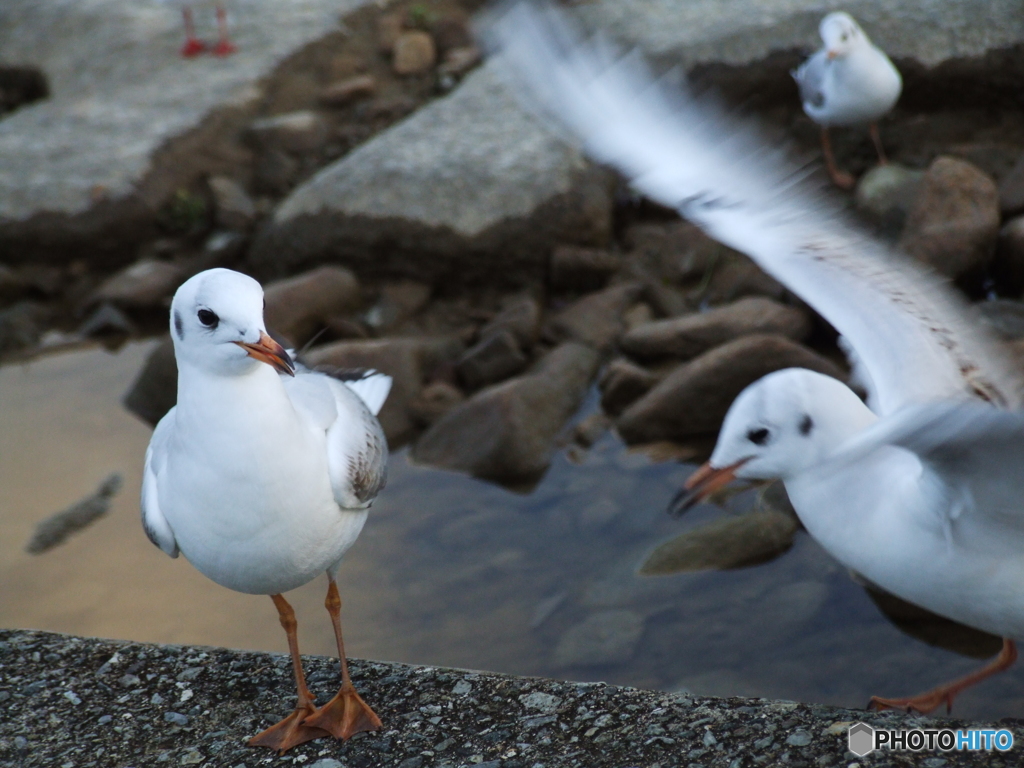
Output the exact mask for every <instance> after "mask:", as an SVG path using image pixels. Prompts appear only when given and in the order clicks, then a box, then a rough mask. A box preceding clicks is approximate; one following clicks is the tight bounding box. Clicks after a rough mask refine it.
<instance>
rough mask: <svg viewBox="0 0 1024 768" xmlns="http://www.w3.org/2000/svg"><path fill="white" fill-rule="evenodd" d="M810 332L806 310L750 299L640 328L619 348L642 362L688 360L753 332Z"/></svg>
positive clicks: (796, 335) (800, 336) (790, 334)
mask: <svg viewBox="0 0 1024 768" xmlns="http://www.w3.org/2000/svg"><path fill="white" fill-rule="evenodd" d="M810 331H811V322H810V318H808V316H807V314H806V313H805V312H804V311H803V310H801V309H798V308H796V307H789V306H785V305H784V304H779V303H778V302H777V301H772V300H771V299H768V298H765V297H763V296H750V297H747V298H744V299H740V300H739V301H737V302H734V303H732V304H726V305H724V306H721V307H715V308H714V309H710V310H708V311H707V312H699V313H695V314H692V315H686V316H684V317H675V318H672V319H669V320H658V321H655V322H653V323H647V324H645V325H641V326H638V327H637V328H634V329H632V330H630V331H629V332H628V333H626V335H625V336H623V337H622V340H621V341H620V346H621V348H622V351H623V352H625V353H626V354H628V355H632V356H633V357H636V358H637V359H639V360H656V359H659V358H665V357H674V358H678V359H680V360H689V359H690V358H693V357H696V356H697V355H699V354H701V353H703V352H706V351H707V350H709V349H711V348H712V347H716V346H718V345H719V344H724V343H725V342H727V341H732V340H733V339H736V338H738V337H740V336H744V335H746V334H750V333H777V334H779V335H782V336H785V337H787V338H790V339H793V340H795V341H802V340H803V339H805V338H806V337H807V335H808V334H809V333H810Z"/></svg>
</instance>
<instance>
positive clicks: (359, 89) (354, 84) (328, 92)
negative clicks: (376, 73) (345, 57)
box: [320, 75, 377, 107]
mask: <svg viewBox="0 0 1024 768" xmlns="http://www.w3.org/2000/svg"><path fill="white" fill-rule="evenodd" d="M376 92H377V81H376V80H375V79H374V77H373V75H354V76H353V77H348V78H346V79H344V80H339V81H338V82H336V83H331V84H330V85H328V86H327V87H326V88H324V89H323V90H322V91H321V92H320V103H321V104H323V105H324V106H325V107H346V106H348V105H349V104H351V103H353V102H355V101H359V100H360V99H367V98H369V97H370V96H373V95H374V94H375V93H376Z"/></svg>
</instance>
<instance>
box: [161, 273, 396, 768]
mask: <svg viewBox="0 0 1024 768" xmlns="http://www.w3.org/2000/svg"><path fill="white" fill-rule="evenodd" d="M171 338H172V339H173V340H174V356H175V359H176V360H177V363H178V403H177V405H176V406H175V407H174V408H172V409H171V410H170V411H168V412H167V415H166V416H164V417H163V418H162V419H161V420H160V423H159V424H157V426H156V430H155V431H154V432H153V438H152V440H151V441H150V444H149V449H148V450H147V451H146V466H145V471H144V474H143V481H142V525H143V528H144V529H145V531H146V535H147V536H148V537H149V539H150V540H151V541H152V542H153V543H154V544H156V545H157V546H158V547H159V548H160V549H162V550H163V551H164V552H166V553H167V554H168V555H170V556H171V557H177V556H178V553H179V552H181V553H183V554H184V555H185V557H186V558H188V560H189V562H190V563H192V565H194V566H195V567H196V568H198V569H199V571H200V572H202V573H203V574H204V575H206V576H208V577H209V578H211V579H213V580H214V581H215V582H217V583H218V584H221V585H223V586H225V587H228V588H229V589H234V590H236V591H238V592H246V593H248V594H263V595H270V597H271V598H272V599H273V601H274V605H275V606H276V607H277V610H278V613H279V616H280V620H281V625H282V626H283V627H284V630H285V633H286V634H287V636H288V647H289V650H290V651H291V656H292V663H293V666H294V671H295V681H296V687H297V689H298V703H297V705H296V708H295V711H294V712H293V713H292V714H291V715H289V716H288V717H286V718H285V719H284V720H282V721H281V722H280V723H277V724H276V725H274V726H271V727H270V728H268V729H267V730H265V731H263V732H262V733H260V734H258V735H257V736H255V737H253V739H252V740H251V741H250V742H249V743H250V745H252V746H266V747H271V748H273V749H277V750H279V751H282V752H283V751H284V750H286V749H289V748H290V747H293V746H295V745H296V744H301V743H302V742H304V741H308V740H310V739H315V738H318V737H321V736H326V735H327V734H328V733H329V734H331V735H333V736H335V737H336V738H343V739H347V738H348V737H349V736H351V735H352V734H353V733H357V732H359V731H364V730H376V729H377V728H379V727H380V720H379V719H378V718H377V715H376V714H374V712H373V710H372V709H370V707H369V706H367V705H366V703H364V702H363V700H362V699H361V698H360V697H359V695H358V694H357V693H356V691H355V688H354V687H353V686H352V682H351V680H350V679H349V674H348V666H347V664H346V661H345V647H344V643H343V642H342V636H341V619H340V610H341V600H340V598H339V596H338V586H337V583H336V581H335V574H336V573H337V570H338V566H339V564H340V562H341V558H342V555H344V554H345V552H346V551H347V550H348V548H349V547H351V546H352V544H353V543H354V542H355V540H356V537H357V536H359V532H360V531H361V530H362V528H363V523H364V522H366V516H367V509H368V507H369V506H370V504H371V503H372V502H373V499H374V497H375V496H376V495H377V493H378V491H380V489H381V488H383V487H384V482H385V478H386V465H387V456H388V449H387V442H386V440H385V438H384V433H383V431H382V430H381V427H380V424H379V423H378V421H377V419H376V417H375V414H376V413H377V412H378V411H379V410H380V408H381V406H382V405H383V404H384V400H385V399H386V398H387V395H388V392H389V391H390V388H391V379H390V377H388V376H383V375H381V374H378V373H375V372H373V371H370V372H365V371H363V372H349V375H348V376H342V378H343V379H345V380H344V381H339V380H337V379H335V378H333V377H331V376H329V375H327V374H324V373H317V372H313V371H307V370H304V369H300V370H298V371H296V369H295V366H294V364H293V363H292V361H291V358H290V357H289V355H288V353H287V351H286V350H285V349H284V348H283V347H282V346H281V345H280V344H278V343H277V342H276V341H274V340H273V339H271V338H270V336H268V335H267V332H266V328H265V327H264V324H263V289H262V288H261V287H260V284H259V283H257V282H256V281H255V280H253V279H252V278H251V277H247V276H246V275H243V274H240V273H238V272H233V271H231V270H228V269H211V270H208V271H206V272H201V273H200V274H198V275H196V276H195V277H193V278H191V279H189V280H188V281H187V282H185V283H184V284H183V285H182V286H181V287H180V288H179V289H178V291H177V293H175V294H174V300H173V302H172V303H171ZM324 572H326V573H327V578H328V581H329V584H328V591H327V601H326V607H327V610H328V612H329V613H330V616H331V620H332V622H333V624H334V632H335V636H336V638H337V643H338V655H339V657H340V659H341V674H342V685H341V689H340V690H339V691H338V694H337V696H335V697H334V698H333V699H332V700H331V701H330V702H329V703H328V704H326V705H325V706H323V707H322V708H320V709H317V708H316V706H315V704H314V701H313V697H312V695H311V694H310V692H309V689H308V688H307V687H306V681H305V677H304V675H303V672H302V662H301V659H300V657H299V648H298V640H297V636H296V622H295V614H294V613H293V611H292V608H291V606H290V605H289V604H288V603H287V601H286V600H285V599H284V597H282V595H281V593H282V592H287V591H288V590H291V589H295V588H296V587H299V586H302V585H303V584H305V583H307V582H308V581H311V580H312V579H313V578H315V577H316V576H317V575H319V574H321V573H324Z"/></svg>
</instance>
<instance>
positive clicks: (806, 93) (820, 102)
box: [792, 49, 828, 109]
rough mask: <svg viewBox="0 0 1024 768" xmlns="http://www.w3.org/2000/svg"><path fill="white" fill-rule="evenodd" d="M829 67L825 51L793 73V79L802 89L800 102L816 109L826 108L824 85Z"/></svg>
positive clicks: (811, 58) (811, 57) (810, 58)
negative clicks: (826, 70)
mask: <svg viewBox="0 0 1024 768" xmlns="http://www.w3.org/2000/svg"><path fill="white" fill-rule="evenodd" d="M827 67H828V56H827V54H826V52H825V50H824V49H822V50H820V51H817V52H816V53H814V54H813V55H812V56H810V57H809V58H808V59H807V60H806V61H805V62H804V63H803V64H801V65H800V66H799V67H798V68H797V69H796V70H795V71H793V73H792V75H793V79H794V80H796V84H797V87H798V88H799V89H800V101H801V103H803V104H810V105H811V106H812V107H815V108H816V109H821V108H822V107H823V106H825V93H824V91H823V90H822V83H823V82H824V81H825V69H826V68H827Z"/></svg>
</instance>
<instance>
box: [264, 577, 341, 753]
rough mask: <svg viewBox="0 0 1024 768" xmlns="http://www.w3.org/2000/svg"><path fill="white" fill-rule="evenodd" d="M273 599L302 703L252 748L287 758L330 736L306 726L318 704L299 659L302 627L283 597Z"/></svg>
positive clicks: (273, 596) (265, 733) (271, 728)
mask: <svg viewBox="0 0 1024 768" xmlns="http://www.w3.org/2000/svg"><path fill="white" fill-rule="evenodd" d="M270 599H271V600H273V601H274V605H275V606H277V612H278V615H279V616H280V618H281V626H282V627H284V631H285V634H286V635H288V650H289V651H291V654H292V667H293V668H294V669H295V687H296V688H297V689H298V693H299V700H298V702H297V703H296V704H295V711H294V712H292V713H291V714H290V715H288V717H286V718H285V719H284V720H282V721H281V722H279V723H277V724H276V725H272V726H270V727H269V728H267V730H265V731H263V732H261V733H258V734H256V735H255V736H253V737H252V738H251V739H249V746H250V747H270V748H271V749H276V750H277V751H278V752H279V753H281V754H284V753H285V752H286V751H287V750H289V749H291V748H292V747H294V746H296V745H298V744H302V743H304V742H307V741H310V740H312V739H319V738H321V737H323V736H328V735H330V734H328V733H327V732H326V731H322V730H320V729H319V728H313V727H310V726H308V725H305V724H304V723H303V721H304V720H305V719H306V718H307V717H309V716H310V715H311V714H313V713H314V712H316V704H315V703H314V701H313V694H311V693H310V692H309V688H307V687H306V676H305V675H304V674H303V672H302V659H301V658H300V657H299V639H298V634H297V632H296V628H297V626H298V623H297V622H296V621H295V611H293V610H292V607H291V606H290V605H288V601H287V600H285V599H284V598H283V597H282V596H281V595H271V596H270Z"/></svg>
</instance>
